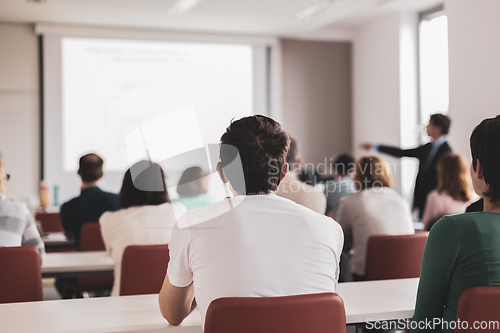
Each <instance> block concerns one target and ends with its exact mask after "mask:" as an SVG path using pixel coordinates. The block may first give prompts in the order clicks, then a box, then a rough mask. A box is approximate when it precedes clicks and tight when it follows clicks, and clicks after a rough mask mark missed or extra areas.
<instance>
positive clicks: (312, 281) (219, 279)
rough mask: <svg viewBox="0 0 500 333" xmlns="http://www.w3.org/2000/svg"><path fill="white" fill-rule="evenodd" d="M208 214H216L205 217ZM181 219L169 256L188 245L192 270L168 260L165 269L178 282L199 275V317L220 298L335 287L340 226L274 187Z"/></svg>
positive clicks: (196, 288)
mask: <svg viewBox="0 0 500 333" xmlns="http://www.w3.org/2000/svg"><path fill="white" fill-rule="evenodd" d="M229 205H233V208H232V209H230V207H229ZM207 215H208V216H210V215H212V216H213V215H215V216H217V217H215V218H213V219H211V220H208V221H204V220H205V219H206V216H207ZM200 221H201V222H200ZM178 224H179V226H181V229H174V235H173V239H172V243H171V249H172V251H171V253H170V256H171V258H172V259H171V260H172V261H171V262H174V263H175V262H177V259H178V258H177V257H178V256H180V255H182V253H184V251H186V250H187V247H189V261H190V262H191V267H190V272H191V273H189V275H188V276H183V275H182V274H180V273H179V272H182V271H184V270H179V269H178V268H177V267H174V266H173V265H172V264H170V265H169V268H168V269H169V271H168V276H169V279H170V281H171V282H172V283H174V284H176V285H185V284H189V281H196V283H195V285H194V291H195V295H196V301H197V303H198V306H199V307H200V310H201V313H202V315H203V316H204V314H205V312H206V310H207V307H208V305H209V304H210V302H211V301H212V300H214V299H216V298H219V297H229V296H255V297H258V296H283V295H292V294H305V293H317V292H327V291H335V290H336V287H337V279H338V274H339V270H338V263H339V256H340V252H341V250H342V244H341V243H340V242H339V239H341V238H342V230H341V228H340V226H339V225H338V224H337V223H335V222H333V221H332V220H331V219H330V218H328V217H326V216H321V215H320V214H317V213H315V212H313V211H311V210H309V209H307V208H305V207H303V206H301V205H298V204H295V203H293V202H291V201H290V200H287V199H284V198H281V197H279V196H277V195H275V194H267V195H251V196H237V197H235V198H231V199H226V200H224V201H223V202H220V203H216V204H213V205H210V206H207V207H204V208H201V209H197V210H194V211H191V212H189V213H187V214H186V215H184V216H183V217H181V218H180V219H179V221H178ZM183 225H189V227H186V228H182V226H183ZM191 274H192V275H191Z"/></svg>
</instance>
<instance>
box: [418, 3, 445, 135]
mask: <svg viewBox="0 0 500 333" xmlns="http://www.w3.org/2000/svg"><path fill="white" fill-rule="evenodd" d="M448 104H449V74H448V18H447V17H446V15H445V11H444V9H443V6H439V7H437V8H434V9H432V10H429V11H427V12H424V13H421V14H420V27H419V105H420V114H419V117H420V121H419V122H420V125H421V131H420V133H421V140H422V141H423V142H425V141H427V139H428V138H427V134H426V132H425V126H426V125H427V123H428V120H429V116H430V115H431V114H433V113H438V112H439V113H444V114H446V113H448Z"/></svg>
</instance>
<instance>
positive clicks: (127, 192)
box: [99, 161, 186, 296]
mask: <svg viewBox="0 0 500 333" xmlns="http://www.w3.org/2000/svg"><path fill="white" fill-rule="evenodd" d="M131 170H132V171H131ZM134 170H136V171H137V173H138V174H134ZM133 174H134V177H133ZM132 177H133V178H132ZM118 198H119V200H120V206H121V207H122V209H121V210H119V211H116V212H106V213H104V214H102V216H101V218H100V219H99V223H100V225H101V232H102V238H103V240H104V244H105V245H106V251H107V252H108V253H109V254H110V256H111V257H112V258H113V261H114V262H115V269H114V276H115V278H114V282H113V289H112V291H111V296H118V295H119V293H120V279H121V267H122V265H121V264H122V256H123V252H124V251H125V248H126V247H127V246H129V245H145V244H168V243H169V242H170V235H171V233H172V227H173V225H174V223H175V221H176V218H177V217H179V216H181V215H182V214H184V213H185V212H186V209H185V208H184V206H183V205H182V204H180V203H170V197H169V196H168V191H167V186H166V184H165V175H164V173H163V170H162V168H161V167H160V165H158V164H156V163H153V164H152V165H150V163H149V162H148V161H140V162H138V163H136V164H134V165H133V166H132V167H131V168H130V169H128V170H127V172H125V176H124V177H123V184H122V188H121V190H120V193H119V195H118Z"/></svg>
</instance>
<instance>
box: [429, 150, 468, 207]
mask: <svg viewBox="0 0 500 333" xmlns="http://www.w3.org/2000/svg"><path fill="white" fill-rule="evenodd" d="M437 178H438V185H437V188H436V189H437V191H438V192H439V193H443V192H446V193H448V194H449V195H450V196H451V197H452V198H453V199H455V200H457V201H463V202H467V201H469V200H470V199H471V191H470V182H469V177H468V168H467V163H466V162H465V159H464V158H463V157H462V156H461V155H458V154H453V153H451V152H450V153H446V154H444V155H443V156H441V158H440V159H439V162H438V166H437Z"/></svg>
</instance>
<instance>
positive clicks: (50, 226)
mask: <svg viewBox="0 0 500 333" xmlns="http://www.w3.org/2000/svg"><path fill="white" fill-rule="evenodd" d="M35 220H37V221H40V224H41V225H42V230H43V231H44V232H62V231H63V228H62V225H61V219H60V218H59V213H57V212H55V213H54V212H52V213H48V212H37V213H36V214H35Z"/></svg>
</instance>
